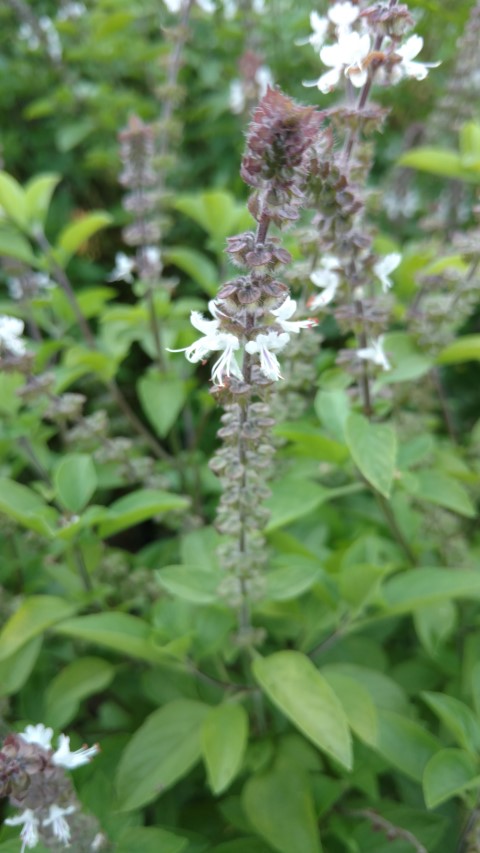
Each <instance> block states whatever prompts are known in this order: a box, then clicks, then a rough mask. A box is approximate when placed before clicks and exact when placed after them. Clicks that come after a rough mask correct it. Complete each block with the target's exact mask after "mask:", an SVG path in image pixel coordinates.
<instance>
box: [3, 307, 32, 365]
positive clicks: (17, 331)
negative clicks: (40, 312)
mask: <svg viewBox="0 0 480 853" xmlns="http://www.w3.org/2000/svg"><path fill="white" fill-rule="evenodd" d="M23 329H24V323H23V320H19V319H18V318H17V317H6V316H1V317H0V352H2V351H3V350H6V351H7V352H8V353H9V354H10V355H17V356H21V355H24V354H25V352H26V347H25V342H24V341H23V339H22V335H23Z"/></svg>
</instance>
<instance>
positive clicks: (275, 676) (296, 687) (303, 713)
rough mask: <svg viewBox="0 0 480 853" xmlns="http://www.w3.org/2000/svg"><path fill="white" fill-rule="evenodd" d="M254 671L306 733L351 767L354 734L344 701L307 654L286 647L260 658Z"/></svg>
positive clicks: (276, 701) (315, 742)
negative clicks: (288, 649) (349, 723)
mask: <svg viewBox="0 0 480 853" xmlns="http://www.w3.org/2000/svg"><path fill="white" fill-rule="evenodd" d="M253 673H254V675H255V678H256V680H257V681H258V683H259V684H260V686H261V687H262V689H263V690H264V691H265V693H266V694H267V696H268V697H269V699H271V700H272V702H274V704H275V705H277V706H278V708H280V710H281V711H282V712H283V713H284V714H285V715H286V716H287V717H288V718H289V719H290V720H291V721H292V723H293V724H294V725H295V726H296V727H297V728H298V729H300V731H301V732H303V734H304V735H306V737H308V738H309V739H310V740H311V741H312V742H313V743H314V744H315V745H316V746H318V748H319V749H321V750H323V751H324V752H326V753H327V754H328V755H330V756H331V757H332V758H335V759H336V760H337V761H339V762H340V764H342V765H343V766H344V767H346V768H347V769H350V768H351V766H352V746H351V738H350V732H349V728H348V723H347V717H346V715H345V712H344V710H343V708H342V705H341V702H340V701H339V699H338V698H337V696H336V694H335V693H334V691H333V690H332V688H331V687H330V686H329V684H328V682H327V681H326V680H325V679H324V678H323V677H322V675H321V674H320V673H319V671H318V670H317V669H316V667H315V666H314V664H313V663H312V662H311V661H310V660H309V659H308V658H307V657H305V655H302V654H300V653H299V652H293V651H285V652H277V653H276V654H273V655H270V656H269V657H266V658H256V660H255V661H254V663H253Z"/></svg>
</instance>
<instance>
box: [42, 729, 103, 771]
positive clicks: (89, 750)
mask: <svg viewBox="0 0 480 853" xmlns="http://www.w3.org/2000/svg"><path fill="white" fill-rule="evenodd" d="M99 751H100V750H99V747H98V746H97V744H94V745H93V746H90V747H88V746H82V747H81V748H80V749H76V750H75V751H74V752H71V750H70V738H69V737H67V735H60V737H59V738H58V748H57V750H56V751H55V752H54V753H53V755H52V764H55V765H56V766H57V767H66V768H67V769H68V770H74V769H75V768H76V767H82V765H83V764H88V763H89V761H90V759H91V758H93V757H94V755H97V753H98V752H99Z"/></svg>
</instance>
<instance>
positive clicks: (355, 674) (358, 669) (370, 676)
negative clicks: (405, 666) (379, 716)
mask: <svg viewBox="0 0 480 853" xmlns="http://www.w3.org/2000/svg"><path fill="white" fill-rule="evenodd" d="M337 674H338V675H343V676H345V675H346V676H348V677H349V678H351V679H352V680H353V681H355V682H356V683H357V684H359V685H360V687H364V688H365V690H366V691H367V693H368V694H369V696H370V698H371V700H372V702H373V704H374V705H375V707H376V708H384V709H385V710H387V711H404V710H405V711H407V710H408V701H407V697H406V695H405V693H404V691H403V690H402V688H401V687H400V686H399V685H398V684H397V682H396V681H394V680H393V678H390V677H389V676H388V675H385V673H383V672H379V671H378V670H376V669H369V668H368V667H366V666H358V664H354V663H335V664H328V666H324V667H322V675H323V676H324V677H325V678H329V677H330V676H331V675H333V676H336V675H337Z"/></svg>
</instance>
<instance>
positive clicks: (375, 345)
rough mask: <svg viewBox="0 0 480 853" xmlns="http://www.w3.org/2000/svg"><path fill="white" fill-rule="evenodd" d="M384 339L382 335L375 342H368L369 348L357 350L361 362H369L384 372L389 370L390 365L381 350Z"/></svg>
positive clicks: (383, 351)
mask: <svg viewBox="0 0 480 853" xmlns="http://www.w3.org/2000/svg"><path fill="white" fill-rule="evenodd" d="M384 337H385V336H384V335H380V337H379V338H377V340H376V341H370V346H368V347H364V348H363V349H359V350H357V355H358V357H359V358H361V359H363V361H371V362H372V363H373V364H378V366H379V367H383V369H384V370H390V369H391V365H390V362H389V360H388V358H387V356H386V355H385V350H384V349H383V341H384Z"/></svg>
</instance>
